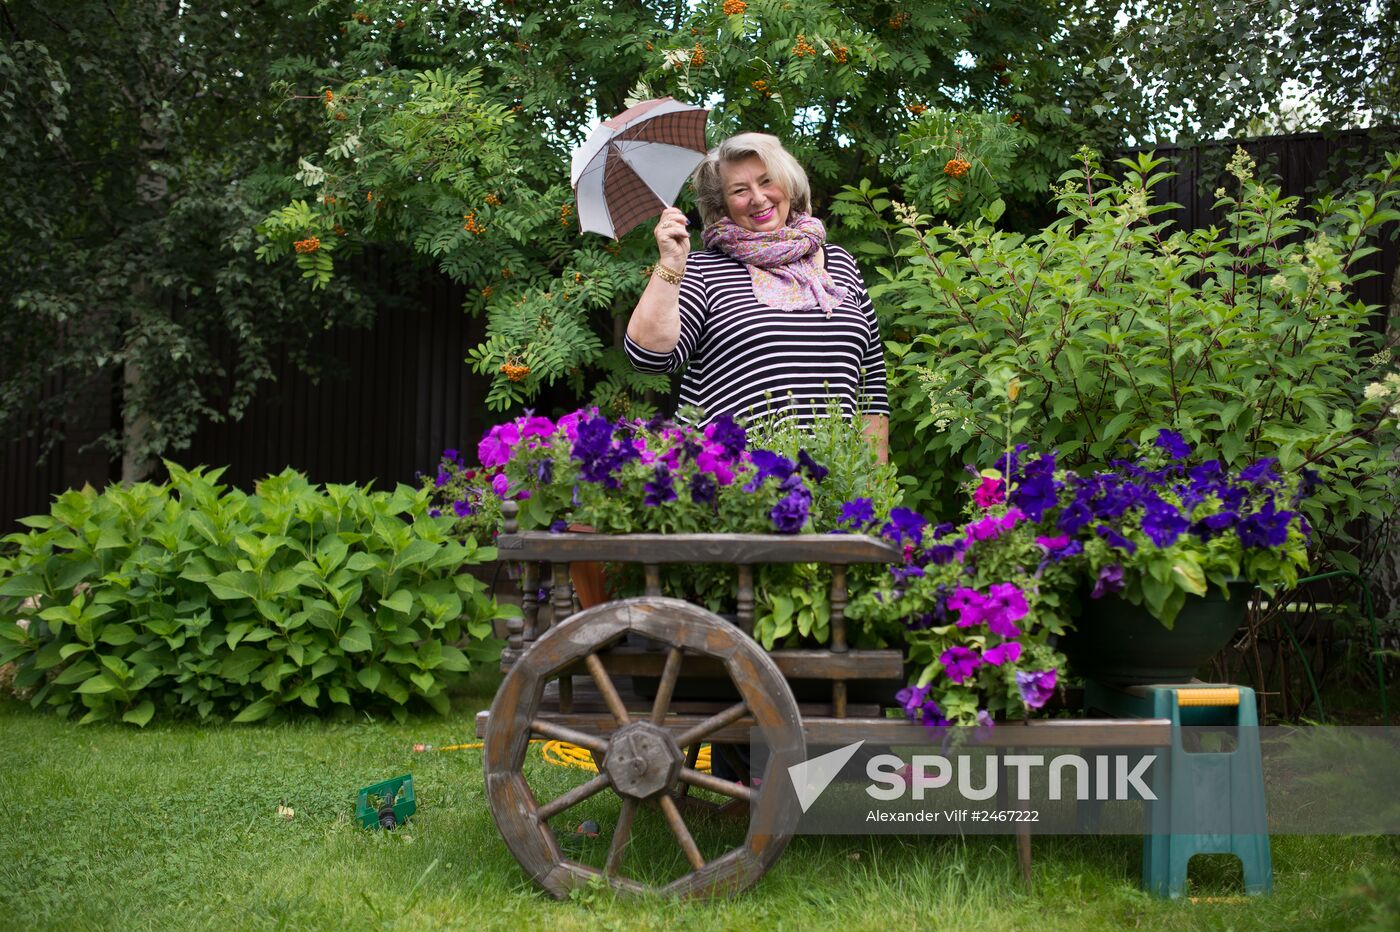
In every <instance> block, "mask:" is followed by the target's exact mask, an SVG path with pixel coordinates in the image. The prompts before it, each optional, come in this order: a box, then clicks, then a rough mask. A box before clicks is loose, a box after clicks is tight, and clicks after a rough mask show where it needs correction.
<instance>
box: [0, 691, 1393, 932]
mask: <svg viewBox="0 0 1400 932" xmlns="http://www.w3.org/2000/svg"><path fill="white" fill-rule="evenodd" d="M490 687H491V684H490V683H486V682H483V683H482V684H481V687H480V690H479V692H478V694H476V695H467V696H464V697H461V699H460V701H459V702H458V708H459V711H458V712H456V713H454V715H453V716H452V717H451V718H449V719H440V718H422V719H417V720H413V721H410V722H408V723H406V724H403V725H400V724H396V723H393V722H392V721H390V722H379V721H375V722H371V721H369V720H368V719H365V720H362V721H360V722H357V723H353V724H331V723H318V722H308V723H303V724H297V725H290V726H280V727H260V726H251V727H247V726H219V727H200V726H197V725H190V724H181V725H162V724H154V725H152V726H151V727H149V728H147V729H146V730H145V731H137V730H135V729H133V728H129V727H121V728H118V727H110V726H88V727H79V726H77V725H74V724H71V723H67V722H61V721H59V720H57V719H56V718H54V717H53V716H51V715H45V714H40V713H36V712H32V711H30V710H29V709H28V707H27V706H24V705H21V704H18V703H15V702H13V701H10V700H5V701H2V702H0V735H3V736H4V737H3V741H0V825H3V830H0V927H4V928H14V929H33V928H59V927H61V928H65V929H66V928H75V927H76V928H98V927H101V928H123V929H126V928H180V929H184V928H205V927H214V928H220V929H224V928H240V929H241V928H297V929H300V928H355V929H359V928H373V927H381V926H383V927H391V926H392V927H402V928H412V929H417V928H437V927H448V928H468V927H470V928H477V927H493V928H499V927H508V926H509V927H515V928H517V929H525V928H536V927H544V928H550V929H554V928H564V929H570V928H580V929H585V928H586V929H596V928H612V927H623V928H632V927H659V926H663V925H664V926H667V927H671V926H679V925H684V926H686V927H689V928H694V929H731V928H740V927H744V928H748V927H760V928H768V927H781V928H793V929H806V930H811V929H822V928H831V927H834V926H841V927H844V928H859V929H867V928H868V929H889V928H910V927H916V928H929V927H938V928H949V927H959V928H976V929H1003V928H1004V929H1026V928H1050V929H1084V928H1093V929H1098V928H1105V929H1106V928H1122V927H1136V928H1158V929H1177V928H1182V927H1204V928H1222V929H1223V928H1234V929H1253V928H1260V929H1265V928H1268V929H1273V928H1280V927H1295V926H1304V925H1306V926H1309V927H1320V928H1329V929H1330V928H1335V929H1354V928H1358V927H1364V926H1367V925H1371V926H1374V927H1376V928H1395V927H1396V926H1397V925H1400V865H1397V851H1400V848H1397V846H1396V845H1395V844H1394V843H1393V842H1392V841H1391V840H1389V839H1375V838H1360V839H1356V838H1301V837H1289V838H1276V839H1275V840H1274V849H1273V854H1274V874H1275V876H1274V885H1275V893H1274V895H1273V896H1271V897H1267V898H1255V899H1250V900H1248V901H1245V900H1243V898H1242V897H1240V896H1239V894H1240V892H1241V890H1240V879H1239V868H1238V866H1237V864H1236V863H1235V862H1233V861H1232V859H1226V858H1213V859H1201V860H1202V863H1199V864H1193V877H1192V884H1193V889H1192V893H1193V894H1194V895H1197V896H1199V897H1201V898H1210V899H1212V900H1215V901H1206V900H1205V899H1203V900H1202V901H1200V902H1196V903H1192V902H1189V901H1178V902H1166V901H1161V900H1156V899H1153V898H1151V897H1148V896H1146V895H1145V894H1143V893H1141V892H1139V891H1138V889H1137V881H1138V876H1137V874H1138V856H1139V850H1140V841H1139V839H1138V838H1136V837H1106V838H1086V837H1076V838H1069V837H1066V838H1043V839H1037V840H1036V843H1035V857H1036V862H1035V884H1034V888H1033V889H1032V890H1030V891H1026V890H1024V889H1023V887H1022V885H1021V882H1020V879H1019V875H1018V873H1017V870H1016V866H1015V846H1014V843H1013V842H1012V840H1011V839H1009V838H986V837H969V838H966V839H960V838H946V837H945V838H928V837H911V838H892V837H885V838H864V837H831V838H812V837H798V838H796V839H794V840H793V842H792V843H791V844H790V845H789V846H788V849H787V851H786V853H785V854H784V855H783V856H782V857H781V858H780V859H779V861H778V862H777V864H776V865H775V867H774V868H773V870H771V871H770V872H769V873H768V875H767V876H766V877H764V878H763V880H762V881H761V882H760V883H759V884H758V885H757V886H756V887H755V888H754V889H752V890H751V891H749V892H748V893H746V894H744V895H742V896H740V897H739V898H737V899H735V900H732V901H715V902H694V903H683V904H676V903H672V902H668V901H661V900H645V901H633V900H624V899H618V898H616V897H614V896H612V895H611V894H610V893H608V892H606V891H603V890H588V891H584V892H582V893H581V894H579V895H576V896H575V897H574V899H573V900H571V901H568V902H556V901H554V900H552V899H549V898H548V897H547V896H545V895H544V894H543V893H542V892H540V891H539V890H538V889H536V887H535V886H534V885H533V883H532V882H531V881H530V880H529V879H528V878H527V877H526V876H525V875H524V873H523V872H522V871H521V870H520V868H519V867H518V866H517V865H516V863H515V861H514V860H513V859H512V857H511V856H510V854H509V853H508V852H507V851H506V849H505V846H504V845H503V844H502V843H501V841H500V838H499V836H498V835H497V833H496V827H495V824H494V822H493V821H492V819H491V815H490V813H489V812H488V811H487V808H486V802H485V798H484V795H483V789H482V782H481V766H480V752H479V751H472V750H468V751H456V752H445V753H430V754H414V753H413V752H412V744H413V743H414V742H415V741H428V742H431V743H434V744H438V745H443V744H448V743H452V742H455V741H468V740H472V739H471V732H472V727H471V722H472V714H473V713H474V712H475V711H476V709H477V708H478V707H480V706H481V705H483V704H485V703H486V702H487V701H489V696H488V695H485V694H484V693H486V692H488V691H489V689H490ZM531 760H532V761H537V758H536V756H535V755H534V753H533V752H532V755H531ZM530 766H531V767H533V768H536V769H535V770H534V771H533V772H532V774H531V776H532V779H533V780H536V781H546V782H548V783H552V784H557V785H558V787H559V788H560V789H561V790H562V789H563V788H565V787H566V786H568V785H571V784H573V783H577V782H580V781H581V780H583V779H585V778H586V777H587V775H586V774H584V773H583V772H582V771H577V770H568V769H564V768H556V767H549V766H547V765H545V764H543V763H540V762H535V763H532V764H531V765H530ZM408 771H411V772H412V773H413V775H414V781H415V788H416V794H417V799H418V806H419V809H418V814H417V815H416V816H414V818H413V819H412V820H411V821H410V823H409V824H408V825H407V826H406V827H404V828H402V829H400V830H399V831H397V832H395V833H392V834H389V833H384V832H369V831H365V830H363V829H361V828H359V827H358V825H357V824H356V822H355V821H354V799H353V797H354V792H355V790H356V789H357V788H358V787H360V786H364V785H367V784H370V783H374V782H377V781H379V780H382V779H387V778H389V777H392V776H396V775H398V774H401V773H404V772H408ZM279 804H285V805H287V806H289V807H291V808H292V809H294V810H295V812H296V815H295V817H294V818H293V819H292V820H291V821H285V820H283V819H282V818H279V817H278V815H277V811H276V810H277V807H278V805H279ZM616 808H617V807H616V803H615V801H613V800H612V799H610V798H607V797H596V798H595V801H591V802H590V803H589V804H588V805H587V806H586V807H580V809H579V810H577V811H578V812H579V813H580V814H579V815H578V816H574V817H573V818H575V819H577V818H583V817H586V816H592V817H594V818H597V819H598V820H599V821H600V822H601V823H602V824H603V825H604V826H605V827H606V826H608V825H610V824H611V822H610V819H612V818H615V815H616ZM643 815H644V816H651V817H657V814H656V813H643ZM692 827H693V828H694V830H695V831H696V835H697V839H698V840H699V842H700V844H701V847H702V849H705V848H709V849H710V851H713V850H714V849H715V847H716V846H719V845H723V844H725V843H726V840H727V839H728V838H732V837H733V835H734V832H735V829H734V828H733V827H729V826H725V825H722V824H712V825H705V824H697V825H694V826H692ZM740 834H741V833H740ZM604 844H605V842H604ZM604 850H605V849H604ZM594 853H595V854H596V853H597V852H594ZM707 853H709V852H707ZM679 857H680V855H679V851H678V849H677V847H676V845H675V844H674V842H672V841H671V839H670V836H669V834H668V833H667V832H666V830H665V828H664V826H662V825H661V824H660V823H659V817H657V818H652V819H650V820H649V821H647V822H645V823H644V822H642V821H641V820H640V819H639V829H638V834H637V836H636V840H635V846H634V848H633V849H632V853H631V854H629V861H628V865H629V867H631V866H632V865H634V864H637V865H639V866H640V867H641V868H642V869H643V870H645V871H650V872H655V873H656V874H657V875H658V876H660V875H664V874H665V873H666V872H667V871H670V870H673V869H675V867H676V865H677V864H678V863H679V861H678V859H679ZM1197 868H1199V869H1197Z"/></svg>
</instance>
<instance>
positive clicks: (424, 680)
mask: <svg viewBox="0 0 1400 932" xmlns="http://www.w3.org/2000/svg"><path fill="white" fill-rule="evenodd" d="M408 678H409V679H410V680H412V681H413V685H414V686H417V687H418V688H419V689H421V690H422V691H423V692H424V693H427V692H428V691H430V690H431V689H432V688H433V684H434V683H436V682H437V678H436V677H434V676H433V675H432V674H431V673H429V672H427V671H426V670H415V671H414V672H412V673H410V674H409V675H408Z"/></svg>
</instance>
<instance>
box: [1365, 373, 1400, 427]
mask: <svg viewBox="0 0 1400 932" xmlns="http://www.w3.org/2000/svg"><path fill="white" fill-rule="evenodd" d="M1366 400H1367V401H1377V402H1380V405H1381V407H1382V408H1383V409H1385V413H1386V414H1387V415H1389V416H1390V417H1394V418H1400V373H1395V372H1392V373H1391V374H1390V375H1387V376H1386V377H1385V378H1383V379H1381V380H1380V381H1379V382H1372V383H1371V384H1370V385H1367V386H1366Z"/></svg>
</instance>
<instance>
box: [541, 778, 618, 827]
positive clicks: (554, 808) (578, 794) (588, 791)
mask: <svg viewBox="0 0 1400 932" xmlns="http://www.w3.org/2000/svg"><path fill="white" fill-rule="evenodd" d="M611 782H612V780H611V779H610V778H609V777H608V775H607V774H605V773H600V774H598V776H596V777H594V778H593V779H592V780H589V781H588V782H587V783H582V784H580V785H578V786H576V787H574V788H573V789H571V790H569V792H567V793H564V794H563V795H560V796H556V797H554V798H553V799H551V800H550V801H549V802H547V803H545V804H544V805H543V806H541V807H540V811H539V816H540V821H541V822H548V821H549V820H550V819H552V818H553V817H554V816H556V815H558V814H559V813H561V812H563V811H564V810H565V809H568V808H569V807H570V806H572V805H574V804H575V803H581V802H583V801H584V800H585V799H587V798H588V797H590V796H593V795H594V794H596V793H599V792H601V791H603V790H605V789H607V786H608V784H609V783H611Z"/></svg>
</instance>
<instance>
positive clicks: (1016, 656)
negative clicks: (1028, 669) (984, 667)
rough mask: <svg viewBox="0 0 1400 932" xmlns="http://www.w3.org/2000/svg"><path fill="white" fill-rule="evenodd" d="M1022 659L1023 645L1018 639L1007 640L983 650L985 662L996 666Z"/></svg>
mask: <svg viewBox="0 0 1400 932" xmlns="http://www.w3.org/2000/svg"><path fill="white" fill-rule="evenodd" d="M1020 659H1021V645H1020V643H1019V642H1017V641H1005V642H1003V643H1001V644H998V645H997V646H996V647H993V648H990V649H988V650H984V651H983V652H982V660H983V662H985V663H987V664H990V665H991V666H994V667H999V666H1001V665H1002V664H1004V663H1015V662H1016V661H1017V660H1020Z"/></svg>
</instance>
